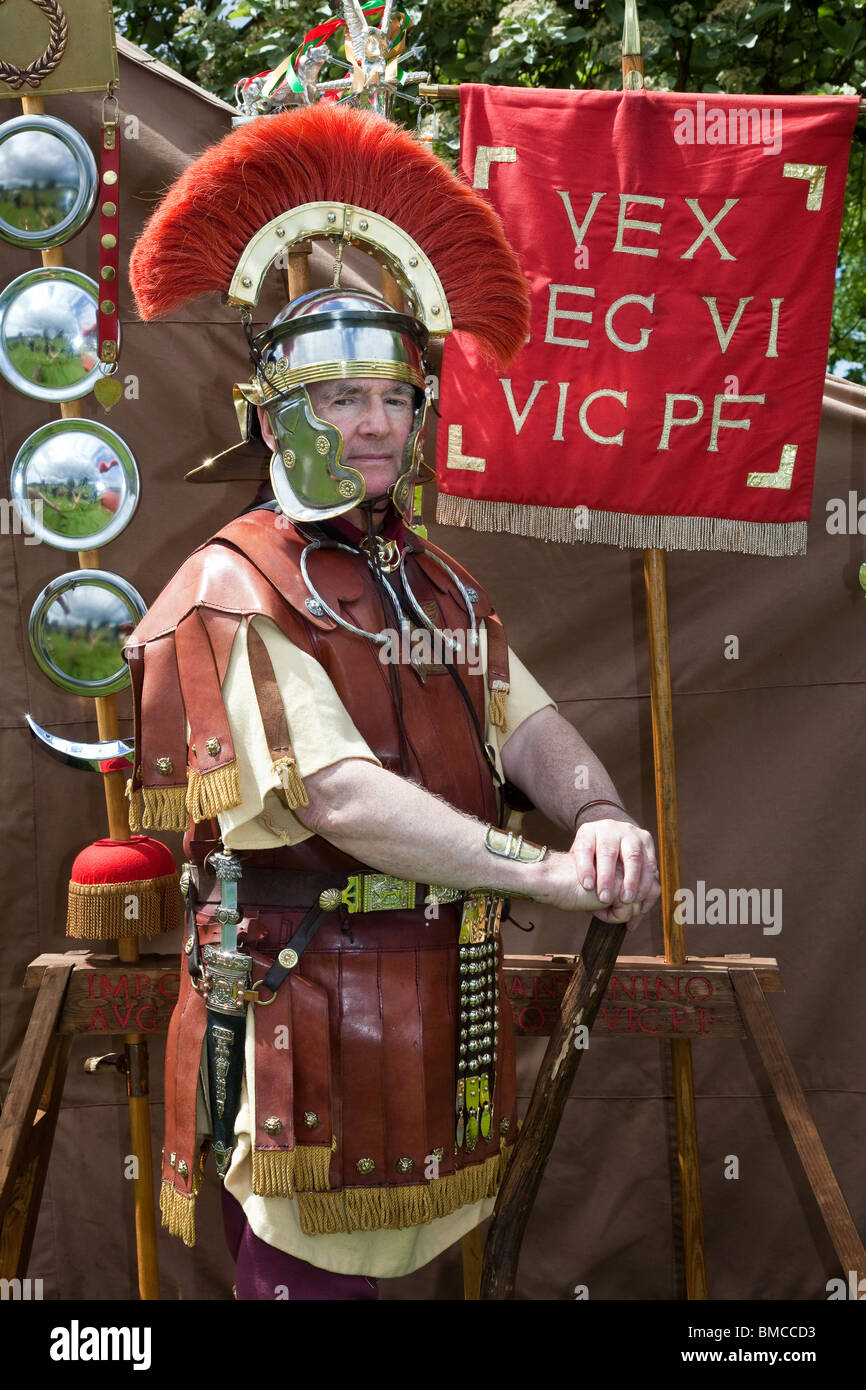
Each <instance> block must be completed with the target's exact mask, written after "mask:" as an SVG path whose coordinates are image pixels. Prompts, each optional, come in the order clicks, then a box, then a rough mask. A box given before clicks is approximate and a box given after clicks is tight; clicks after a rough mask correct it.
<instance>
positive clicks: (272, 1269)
mask: <svg viewBox="0 0 866 1390" xmlns="http://www.w3.org/2000/svg"><path fill="white" fill-rule="evenodd" d="M222 1203H223V1225H224V1226H225V1233H226V1241H227V1243H228V1247H229V1251H230V1252H231V1256H232V1259H233V1260H234V1261H235V1297H236V1298H237V1299H239V1300H241V1301H242V1302H248V1301H250V1300H253V1299H263V1300H267V1301H269V1302H273V1301H274V1300H275V1299H276V1300H279V1299H292V1300H299V1301H307V1302H309V1301H313V1300H318V1299H321V1300H336V1299H377V1298H378V1297H379V1288H378V1285H377V1283H376V1280H375V1279H370V1278H368V1277H367V1275H364V1274H331V1273H330V1272H329V1271H328V1270H327V1269H317V1268H316V1266H315V1265H311V1264H307V1262H306V1260H298V1259H296V1258H295V1256H294V1255H287V1254H286V1253H285V1251H283V1250H276V1249H275V1248H274V1247H273V1246H272V1245H266V1244H265V1242H264V1241H263V1240H259V1237H258V1236H257V1235H255V1234H254V1233H253V1231H252V1230H251V1228H250V1223H249V1222H248V1221H247V1218H246V1216H245V1215H244V1209H243V1207H242V1206H241V1204H240V1202H237V1201H235V1199H234V1197H233V1196H232V1195H231V1193H230V1192H228V1191H227V1190H226V1189H225V1188H223V1189H222ZM322 1239H323V1240H327V1236H323V1237H322Z"/></svg>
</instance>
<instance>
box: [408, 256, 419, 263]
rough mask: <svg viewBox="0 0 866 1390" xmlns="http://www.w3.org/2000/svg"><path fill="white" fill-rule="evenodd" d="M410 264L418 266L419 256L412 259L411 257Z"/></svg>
mask: <svg viewBox="0 0 866 1390" xmlns="http://www.w3.org/2000/svg"><path fill="white" fill-rule="evenodd" d="M409 264H410V265H417V264H418V257H417V256H410V257H409Z"/></svg>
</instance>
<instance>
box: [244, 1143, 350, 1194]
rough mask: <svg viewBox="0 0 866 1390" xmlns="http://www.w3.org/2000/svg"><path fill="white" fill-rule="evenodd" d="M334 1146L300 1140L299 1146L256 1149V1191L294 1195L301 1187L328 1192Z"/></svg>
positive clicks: (254, 1183) (254, 1167) (259, 1192)
mask: <svg viewBox="0 0 866 1390" xmlns="http://www.w3.org/2000/svg"><path fill="white" fill-rule="evenodd" d="M330 1166H331V1149H330V1147H329V1146H326V1145H323V1144H299V1145H298V1147H297V1148H295V1149H253V1192H254V1193H255V1194H256V1196H257V1197H291V1196H292V1195H293V1194H294V1192H295V1190H296V1189H297V1188H301V1189H306V1190H308V1191H311V1192H327V1190H328V1187H329V1181H328V1177H329V1169H330Z"/></svg>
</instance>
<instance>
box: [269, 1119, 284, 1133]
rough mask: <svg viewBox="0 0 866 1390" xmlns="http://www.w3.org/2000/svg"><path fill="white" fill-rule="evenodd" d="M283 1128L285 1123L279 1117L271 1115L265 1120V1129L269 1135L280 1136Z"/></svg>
mask: <svg viewBox="0 0 866 1390" xmlns="http://www.w3.org/2000/svg"><path fill="white" fill-rule="evenodd" d="M282 1127H283V1122H282V1120H281V1119H280V1118H279V1117H278V1116H277V1115H269V1116H268V1118H267V1119H266V1120H265V1129H266V1130H267V1132H268V1134H279V1132H280V1130H281V1129H282Z"/></svg>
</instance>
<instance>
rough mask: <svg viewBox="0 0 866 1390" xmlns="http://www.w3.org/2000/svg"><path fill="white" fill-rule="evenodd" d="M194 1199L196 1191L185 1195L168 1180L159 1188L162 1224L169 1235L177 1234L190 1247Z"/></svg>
mask: <svg viewBox="0 0 866 1390" xmlns="http://www.w3.org/2000/svg"><path fill="white" fill-rule="evenodd" d="M195 1199H196V1193H194V1192H193V1193H191V1194H190V1195H189V1196H187V1194H186V1193H185V1192H178V1190H177V1188H175V1187H172V1185H171V1183H170V1182H164V1183H163V1184H162V1186H161V1188H160V1189H159V1209H160V1211H161V1212H162V1224H163V1226H164V1227H165V1228H166V1230H167V1231H168V1233H169V1235H172V1236H177V1237H178V1238H179V1239H180V1240H182V1241H183V1243H184V1245H188V1246H189V1247H190V1249H192V1247H193V1246H194V1245H195Z"/></svg>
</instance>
